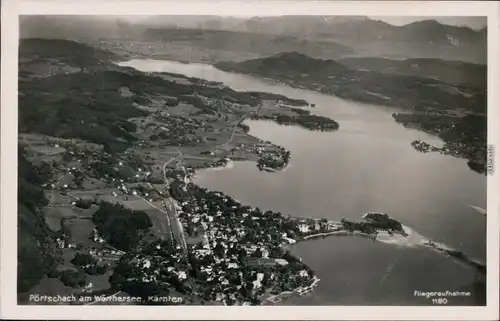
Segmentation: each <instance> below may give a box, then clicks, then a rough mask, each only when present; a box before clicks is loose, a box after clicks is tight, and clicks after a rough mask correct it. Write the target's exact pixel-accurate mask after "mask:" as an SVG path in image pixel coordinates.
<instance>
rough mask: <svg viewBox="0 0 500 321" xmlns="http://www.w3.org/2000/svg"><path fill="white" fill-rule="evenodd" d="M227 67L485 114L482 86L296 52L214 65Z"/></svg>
mask: <svg viewBox="0 0 500 321" xmlns="http://www.w3.org/2000/svg"><path fill="white" fill-rule="evenodd" d="M215 66H216V67H217V68H219V69H221V70H225V71H232V72H239V73H245V74H252V75H258V76H261V77H265V78H271V79H276V80H279V81H283V82H285V83H287V84H289V85H292V86H297V87H304V88H308V89H312V90H317V91H321V92H323V93H328V94H334V95H337V96H339V97H342V98H346V99H352V100H357V101H361V102H367V103H376V104H383V105H389V106H397V107H402V108H407V109H413V108H415V106H417V108H427V107H428V108H433V109H454V110H465V111H471V112H484V110H485V104H486V100H485V92H484V89H483V90H480V89H476V88H469V87H465V86H454V85H450V84H448V83H445V82H442V81H439V80H435V79H431V78H423V77H416V76H409V75H398V74H391V73H381V72H378V71H369V70H355V69H350V68H348V67H346V66H344V65H343V64H341V63H338V62H336V61H333V60H321V59H313V58H311V57H308V56H305V55H302V54H299V53H294V52H292V53H281V54H278V55H274V56H270V57H266V58H259V59H253V60H247V61H244V62H239V63H236V62H224V63H218V64H216V65H215Z"/></svg>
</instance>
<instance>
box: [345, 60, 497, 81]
mask: <svg viewBox="0 0 500 321" xmlns="http://www.w3.org/2000/svg"><path fill="white" fill-rule="evenodd" d="M339 62H340V63H341V64H343V65H345V66H347V67H349V68H351V69H358V70H370V71H377V72H382V73H391V74H398V75H409V76H417V77H423V78H433V79H436V80H440V81H443V82H446V83H449V84H452V85H463V86H471V87H479V88H486V76H487V75H486V74H487V68H486V66H485V65H479V64H472V63H466V62H461V61H446V60H441V59H424V58H421V59H404V60H395V59H387V58H373V57H372V58H345V59H341V60H339Z"/></svg>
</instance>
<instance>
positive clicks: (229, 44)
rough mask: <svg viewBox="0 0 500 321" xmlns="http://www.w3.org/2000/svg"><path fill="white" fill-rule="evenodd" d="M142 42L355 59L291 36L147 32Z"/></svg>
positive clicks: (329, 45)
mask: <svg viewBox="0 0 500 321" xmlns="http://www.w3.org/2000/svg"><path fill="white" fill-rule="evenodd" d="M142 38H143V39H144V40H151V41H163V42H171V43H176V44H179V43H181V44H186V45H189V46H191V47H200V48H204V49H212V50H226V51H232V52H236V53H237V52H242V53H254V54H258V55H261V56H268V55H272V54H276V53H280V52H288V51H293V52H299V53H302V54H306V55H309V56H311V57H315V58H330V59H338V58H342V57H348V56H352V55H355V53H354V51H353V50H352V49H351V48H349V47H346V46H344V45H341V44H338V43H335V42H332V41H309V40H308V39H305V38H297V37H293V36H283V35H268V34H258V33H248V32H234V31H224V30H222V31H221V30H213V29H186V28H149V29H147V30H146V31H145V32H144V34H143V37H142Z"/></svg>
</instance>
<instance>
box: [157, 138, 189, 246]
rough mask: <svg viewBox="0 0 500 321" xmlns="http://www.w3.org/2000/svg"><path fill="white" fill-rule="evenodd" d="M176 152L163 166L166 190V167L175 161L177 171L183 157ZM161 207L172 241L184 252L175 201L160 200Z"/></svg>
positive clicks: (180, 153)
mask: <svg viewBox="0 0 500 321" xmlns="http://www.w3.org/2000/svg"><path fill="white" fill-rule="evenodd" d="M176 150H177V152H178V153H179V156H176V157H174V158H171V159H170V160H168V161H166V162H165V163H164V164H163V177H164V179H165V187H166V189H168V188H169V184H170V183H169V179H168V177H167V166H168V165H169V164H170V163H171V162H173V161H176V160H177V164H176V165H175V168H176V169H178V168H179V166H180V164H181V162H182V159H183V158H184V155H183V154H182V152H181V151H180V150H179V149H178V148H176ZM184 175H186V172H185V171H184ZM162 202H163V206H164V207H165V210H162V212H164V213H165V214H166V216H167V220H168V223H169V226H170V231H171V233H172V239H173V240H174V239H175V240H177V242H178V243H179V244H180V245H181V246H182V247H183V248H184V250H185V251H187V243H186V238H185V236H184V231H183V228H182V224H181V222H180V220H179V216H178V214H177V209H176V207H175V201H174V200H173V199H172V197H168V198H162Z"/></svg>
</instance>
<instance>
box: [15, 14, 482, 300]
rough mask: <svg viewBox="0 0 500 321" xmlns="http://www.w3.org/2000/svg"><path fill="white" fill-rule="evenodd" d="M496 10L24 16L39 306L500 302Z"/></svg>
mask: <svg viewBox="0 0 500 321" xmlns="http://www.w3.org/2000/svg"><path fill="white" fill-rule="evenodd" d="M486 20H487V19H486V17H478V16H470V17H449V16H448V17H440V16H436V17H429V16H427V17H421V16H405V17H403V16H401V17H395V16H391V17H385V16H345V15H338V16H332V15H325V16H314V15H302V16H301V15H283V16H243V15H241V16H216V15H206V16H203V15H154V16H153V15H150V16H139V15H136V16H124V15H115V16H111V15H23V16H20V17H19V36H20V37H19V63H18V117H19V118H18V125H17V128H18V151H17V153H18V156H17V157H18V200H17V209H18V212H17V222H18V229H17V235H18V240H17V302H18V304H19V305H76V306H84V305H115V306H116V305H192V306H197V305H210V306H217V305H218V306H231V305H233V306H235V305H236V306H244V305H260V306H265V305H274V306H485V305H486V256H487V255H486V253H487V249H486V243H487V242H486V225H487V224H486V222H487V176H488V173H490V172H491V168H490V164H489V163H488V161H487V159H488V155H489V153H490V149H489V147H488V144H487V95H486V92H487V27H486V25H487V23H486Z"/></svg>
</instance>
